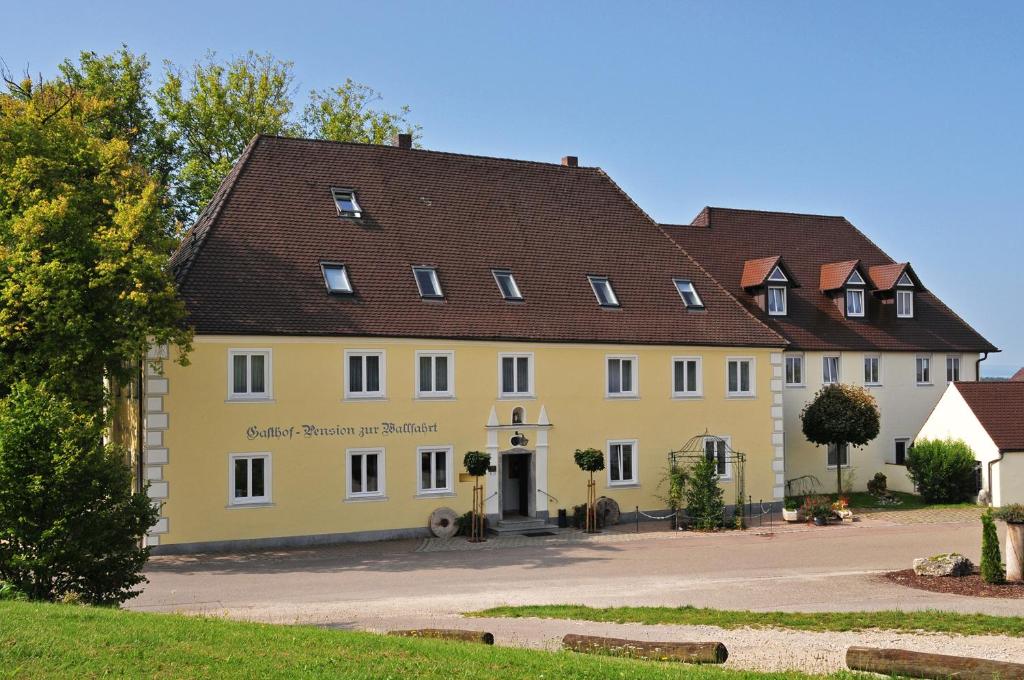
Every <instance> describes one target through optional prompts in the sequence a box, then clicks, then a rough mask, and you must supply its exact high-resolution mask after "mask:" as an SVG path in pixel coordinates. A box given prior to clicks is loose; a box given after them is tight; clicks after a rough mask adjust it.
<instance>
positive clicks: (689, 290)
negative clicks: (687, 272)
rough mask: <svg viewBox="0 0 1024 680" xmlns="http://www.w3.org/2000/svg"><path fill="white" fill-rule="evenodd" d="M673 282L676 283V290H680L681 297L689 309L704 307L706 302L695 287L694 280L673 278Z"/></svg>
mask: <svg viewBox="0 0 1024 680" xmlns="http://www.w3.org/2000/svg"><path fill="white" fill-rule="evenodd" d="M673 283H675V285H676V290H677V291H679V297H681V298H683V304H684V305H685V306H686V308H687V309H703V308H704V303H703V302H702V301H701V299H700V295H698V294H697V289H696V288H694V286H693V282H692V281H688V280H687V279H673Z"/></svg>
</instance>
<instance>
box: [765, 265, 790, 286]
mask: <svg viewBox="0 0 1024 680" xmlns="http://www.w3.org/2000/svg"><path fill="white" fill-rule="evenodd" d="M767 280H768V281H771V282H772V283H789V279H788V278H786V274H785V273H784V272H783V271H782V267H776V268H775V269H773V270H772V273H771V274H769V275H768V279H767Z"/></svg>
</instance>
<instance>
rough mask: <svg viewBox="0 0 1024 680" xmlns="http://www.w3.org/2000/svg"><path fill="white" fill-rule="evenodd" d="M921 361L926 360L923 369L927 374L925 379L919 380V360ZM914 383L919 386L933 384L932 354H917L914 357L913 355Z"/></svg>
mask: <svg viewBox="0 0 1024 680" xmlns="http://www.w3.org/2000/svg"><path fill="white" fill-rule="evenodd" d="M922 361H925V362H927V363H926V364H924V366H925V370H926V371H927V372H928V375H927V376H925V380H921V362H922ZM914 384H916V385H918V386H920V387H927V386H929V385H933V384H934V382H933V380H932V355H931V354H918V355H917V356H916V357H914Z"/></svg>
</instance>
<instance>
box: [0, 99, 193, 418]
mask: <svg viewBox="0 0 1024 680" xmlns="http://www.w3.org/2000/svg"><path fill="white" fill-rule="evenodd" d="M110 108H111V104H110V102H109V101H105V100H100V99H96V98H95V97H92V96H89V95H87V94H84V93H82V92H78V91H76V90H74V89H73V88H72V87H70V86H68V85H67V84H66V83H62V82H39V83H36V84H33V83H31V82H24V83H20V84H19V83H14V82H11V81H10V79H8V91H7V92H5V93H0V397H2V396H3V395H4V393H5V391H6V390H7V389H8V388H9V386H10V385H12V384H14V383H15V382H17V381H18V380H21V379H27V380H29V381H30V382H41V381H44V380H46V381H48V382H49V384H50V387H51V388H52V389H53V390H54V391H55V392H57V393H60V394H64V395H67V396H69V398H71V399H72V400H73V401H75V402H76V404H78V405H80V406H81V407H83V408H84V409H85V410H86V411H87V412H90V413H99V412H100V411H101V409H102V407H103V406H104V404H105V403H106V396H107V395H106V392H105V388H104V384H103V378H104V377H105V376H107V377H112V378H118V379H125V378H127V377H128V376H129V373H130V368H129V367H130V365H131V362H132V361H134V360H137V358H138V357H141V356H143V355H144V354H145V352H146V350H147V348H148V347H149V346H150V345H151V343H152V342H154V341H155V342H157V343H165V342H169V343H171V344H175V345H178V346H180V347H182V348H183V350H184V353H183V354H182V356H183V357H184V355H185V353H187V351H188V350H189V348H190V333H189V331H188V329H187V328H185V326H184V319H185V310H184V306H183V305H182V303H181V302H180V301H179V299H178V297H177V293H176V290H175V287H174V283H173V281H172V279H171V276H170V274H169V273H168V271H167V269H166V262H167V253H168V252H169V251H170V249H171V247H172V243H171V242H170V240H169V239H168V237H167V236H166V232H165V230H164V219H163V216H162V214H161V211H160V200H159V194H160V190H159V187H158V185H157V183H156V182H155V181H154V180H153V179H151V178H150V176H149V175H148V173H147V172H146V170H145V168H143V167H142V166H141V165H139V164H138V163H135V162H134V161H133V158H132V151H131V147H130V144H129V142H128V141H126V140H124V139H121V138H120V136H115V137H114V138H110V139H107V138H103V137H101V136H98V135H97V134H95V130H94V129H93V127H94V125H93V121H94V120H95V119H96V118H97V117H102V116H105V115H107V113H108V112H109V111H110ZM182 361H184V358H183V359H182Z"/></svg>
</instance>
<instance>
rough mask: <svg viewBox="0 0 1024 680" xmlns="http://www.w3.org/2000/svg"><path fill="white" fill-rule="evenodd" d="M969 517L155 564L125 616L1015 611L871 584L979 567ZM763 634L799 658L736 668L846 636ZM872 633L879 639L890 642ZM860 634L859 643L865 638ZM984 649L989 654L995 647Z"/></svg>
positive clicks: (512, 635) (737, 642)
mask: <svg viewBox="0 0 1024 680" xmlns="http://www.w3.org/2000/svg"><path fill="white" fill-rule="evenodd" d="M977 515H978V513H977V511H975V510H973V509H967V510H955V511H913V512H895V511H886V512H885V513H875V514H870V515H865V516H864V517H863V518H862V521H860V522H857V523H855V524H852V525H842V526H829V527H808V526H805V525H798V526H795V527H794V526H786V525H784V526H781V527H780V526H778V525H776V526H775V527H773V529H772V530H769V528H768V527H762V528H761V529H756V528H755V529H753V530H748V531H745V532H724V533H719V534H698V533H691V532H671V531H667V530H666V531H655V532H651V531H650V530H651V529H655V528H658V527H656V526H653V525H647V526H644V527H643V528H644V529H646V530H647V531H645V532H643V533H640V534H635V533H630V532H629V531H628V530H627V528H626V527H619V528H618V530H617V531H612V532H607V533H603V534H600V535H598V536H594V537H583V536H581V535H580V534H579V533H568V534H563V535H556V536H551V537H539V538H525V539H524V538H503V539H494V540H491V541H488V542H487V543H484V544H481V545H478V546H471V547H469V546H467V544H466V543H465V542H463V541H461V540H458V541H451V542H443V541H436V540H433V539H432V540H408V541H393V542H385V543H373V544H359V545H355V544H350V545H339V546H331V547H322V548H314V549H301V550H299V549H297V550H287V551H263V552H253V553H240V554H221V555H202V556H199V555H197V556H175V557H170V556H167V557H157V558H154V559H153V560H152V561H151V562H150V564H149V566H148V568H147V575H148V577H149V579H150V584H149V585H148V586H147V587H146V589H145V591H144V593H143V594H142V596H140V597H139V598H137V599H136V600H134V601H132V602H131V603H130V605H129V606H130V607H131V608H134V609H139V610H148V611H179V612H189V613H204V614H211V615H222V616H229V617H233V618H240V619H251V620H259V621H268V622H279V623H311V624H317V625H328V626H336V627H344V628H361V629H368V630H388V629H394V628H406V627H421V626H448V627H452V626H460V627H472V628H487V629H488V630H491V631H492V632H494V633H495V635H496V638H497V641H498V643H499V644H520V645H528V646H540V647H551V646H553V645H554V644H555V641H556V640H557V638H558V637H560V636H561V635H562V634H564V633H565V632H570V631H577V632H578V631H579V630H581V626H582V627H583V628H585V629H586V630H595V631H599V632H600V631H603V630H606V629H607V628H608V626H607V625H605V626H602V625H600V624H579V623H575V622H565V621H548V622H537V621H516V620H487V619H462V618H461V617H460V614H461V613H462V612H466V611H471V610H477V609H482V608H486V607H492V606H497V605H503V604H554V603H579V604H588V605H593V606H613V605H669V606H678V605H695V606H707V607H717V608H723V609H751V610H764V611H767V610H787V611H838V610H879V609H907V610H909V609H943V610H956V611H964V612H985V613H992V614H1015V615H1024V602H1022V601H1021V600H1002V599H982V598H972V597H963V596H955V595H946V594H941V593H932V592H925V591H917V590H911V589H907V588H903V587H901V586H898V585H895V584H893V583H890V582H888V581H884V580H881V579H880V578H879V576H878V574H879V573H880V572H884V571H889V570H893V569H903V568H907V567H909V566H910V563H911V561H912V560H913V558H915V557H920V556H923V555H931V554H935V553H939V552H949V551H956V552H961V553H963V554H965V555H967V556H968V557H970V558H971V559H972V560H975V561H977V559H978V557H979V552H980V551H979V548H980V536H981V528H980V523H979V522H978V521H977ZM642 526H643V525H642ZM689 628H691V629H700V628H702V627H689ZM623 631H631V632H630V633H629V634H635V635H640V636H642V637H646V638H648V639H651V638H652V636H653V637H654V638H655V639H656V638H657V637H658V635H659V634H660V635H662V636H664V635H671V636H673V637H678V636H679V635H681V634H683V633H686V634H688V635H690V636H691V637H692V636H703V637H704V638H705V639H709V638H708V636H709V635H710V636H712V637H718V638H721V637H724V636H726V635H729V636H731V637H728V638H727V639H731V640H732V641H733V645H732V646H731V647H730V649H734V648H735V649H736V650H743V652H741V653H740V655H739V657H738V661H736V663H738V664H740V665H741V666H742V665H744V654H743V653H749V654H755V655H756V654H759V653H760V654H763V649H759V648H764V647H765V644H764V642H763V640H761V641H760V642H759V641H758V640H760V639H761V638H763V637H764V635H765V634H766V633H764V632H763V631H759V632H754V631H745V632H743V631H732V632H727V633H723V632H722V631H718V630H717V629H714V631H708V630H704V631H701V630H686V631H683V630H680V629H679V628H678V627H662V626H646V627H645V626H627V627H621V628H620V630H619V632H623ZM744 635H745V636H746V637H745V638H744V637H743V636H744ZM772 635H775V637H778V636H782V637H785V638H792V639H790V641H789V642H787V643H785V644H786V645H789V646H790V651H792V649H794V647H792V646H793V645H796V646H798V647H799V646H800V645H801V644H803V647H801V649H802V650H803V655H804V656H803V660H802V661H801V662H800V663H796V662H794V661H792V659H793V658H794V657H793V656H792V654H788V655H783V658H782V659H781V660H779V662H778V663H781V664H783V666H776V665H773V663H765V662H763V660H762V662H759V663H757V662H751V663H749V664H746V666H747V667H765V668H773V667H788V666H785V664H787V663H791V662H792V663H793V664H796V666H798V667H803V668H805V669H807V670H815V669H816V670H826V669H828V668H833V667H838V666H835V664H836V663H841V659H839V657H838V656H837V654H838V652H836V651H835V650H836V649H839V648H838V647H837V646H836V645H838V644H840V641H839V639H838V638H839V637H842V636H846V637H850V635H848V634H842V636H841V635H837V634H818V633H799V632H795V631H794V632H782V633H777V634H774V633H773V634H772ZM851 635H852V634H851ZM874 635H879V634H874ZM880 635H882V636H883V638H884V640H883V641H888V642H890V643H891V642H893V641H894V640H895V641H898V638H899V636H894V635H893V634H880ZM737 636H739V638H737ZM751 636H753V637H751ZM740 638H742V639H740ZM857 639H859V640H860V641H861V642H864V641H865V639H864V638H863V636H861V637H860V638H857ZM801 640H803V643H801V642H800V641H801ZM808 640H811V641H812V642H807V641H808ZM867 641H868V642H870V640H867ZM970 642H971V644H972V645H974V648H976V649H977V648H979V645H983V644H984V641H983V640H975V639H973V638H972V639H971V640H970ZM847 644H848V642H847ZM931 644H932V645H933V646H938V647H940V648H947V649H948V648H949V645H950V644H951V643H949V642H948V641H947V642H943V641H942V638H937V639H933V641H932V643H931ZM989 644H990V645H991V646H992V647H993V649H1001V648H1002V647H1001V645H1003V646H1004V645H1005V641H1004V642H999V641H996V642H994V643H993V642H990V643H989ZM1014 645H1016V646H1014ZM1022 645H1024V642H1022V643H1016V642H1015V643H1013V644H1011V645H1010V648H1009V650H1010V652H1011V653H1014V654H1022V655H1024V646H1022ZM769 646H771V645H769ZM774 647H775V648H778V645H775V646H774ZM1017 647H1020V649H1017ZM844 648H845V647H844ZM823 650H825V651H823ZM828 650H831V651H828ZM797 656H799V655H797Z"/></svg>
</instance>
